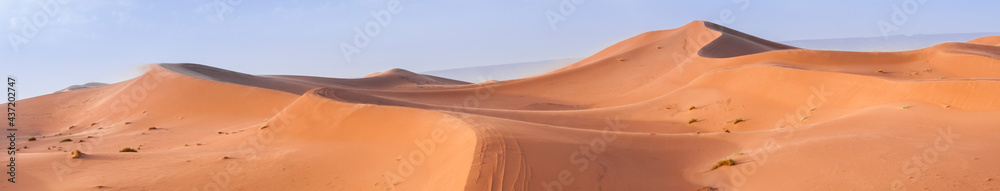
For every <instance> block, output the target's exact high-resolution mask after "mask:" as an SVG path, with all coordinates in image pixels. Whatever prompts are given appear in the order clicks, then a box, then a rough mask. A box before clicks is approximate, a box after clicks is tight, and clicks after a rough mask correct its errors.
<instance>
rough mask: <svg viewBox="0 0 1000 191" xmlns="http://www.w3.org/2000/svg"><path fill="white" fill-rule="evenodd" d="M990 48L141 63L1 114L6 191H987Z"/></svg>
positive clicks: (706, 38)
mask: <svg viewBox="0 0 1000 191" xmlns="http://www.w3.org/2000/svg"><path fill="white" fill-rule="evenodd" d="M997 40H998V39H997V38H996V37H984V38H980V39H976V40H973V41H969V42H968V43H944V44H939V45H936V46H932V47H927V48H923V49H918V50H911V51H901V52H842V51H820V50H809V49H802V48H797V47H792V46H788V45H783V44H779V43H775V42H771V41H767V40H764V39H761V38H757V37H754V36H752V35H748V34H744V33H742V32H739V31H735V30H732V29H729V28H726V27H723V26H720V25H717V24H714V23H709V22H704V21H695V22H691V23H689V24H687V25H684V26H682V27H679V28H677V29H671V30H662V31H652V32H647V33H643V34H640V35H637V36H635V37H632V38H629V39H626V40H624V41H622V42H619V43H617V44H615V45H613V46H610V47H608V48H607V49H604V50H602V51H600V52H598V53H597V54H595V55H593V56H590V57H588V58H586V59H583V60H581V61H579V62H577V63H575V64H572V65H570V66H568V67H565V68H562V69H559V70H556V71H552V72H550V73H547V74H544V75H539V76H533V77H528V78H522V79H515V80H505V81H492V82H486V83H479V84H472V83H468V82H462V81H458V80H451V79H447V78H441V77H436V76H431V75H423V74H417V73H413V72H409V71H406V70H403V69H391V70H388V71H385V72H379V73H375V74H372V75H369V76H366V77H364V78H358V79H339V78H323V77H310V76H290V75H250V74H244V73H239V72H234V71H229V70H225V69H221V68H215V67H211V66H205V65H198V64H157V65H155V66H154V67H152V69H150V71H149V72H147V73H146V74H144V75H142V76H139V77H137V78H134V79H131V80H128V81H124V82H119V83H115V84H110V85H105V86H99V87H92V88H86V89H80V90H76V91H69V92H64V93H57V94H49V95H44V96H39V97H35V98H30V99H25V100H23V101H19V102H18V103H19V104H20V105H19V107H23V108H32V110H25V111H24V112H22V113H19V114H18V115H19V116H22V117H21V118H19V119H20V120H22V121H23V122H22V123H23V124H22V125H25V126H33V127H37V128H33V129H30V130H26V131H25V132H20V133H23V134H25V135H28V136H35V137H38V140H37V141H26V140H24V141H22V142H21V143H18V145H27V146H29V147H30V148H25V149H23V150H21V153H22V154H21V157H22V158H23V159H19V160H25V161H32V162H26V163H24V165H23V167H22V166H19V168H21V170H22V171H20V172H24V173H23V174H24V175H23V176H20V178H22V179H23V182H25V184H17V185H15V186H14V187H12V189H15V190H82V189H91V188H93V187H94V185H100V186H101V187H106V188H111V189H125V190H156V189H164V188H172V189H174V188H176V189H185V190H186V189H198V190H211V189H216V188H218V189H221V190H240V189H243V190H393V189H394V190H663V189H668V190H696V189H739V190H806V189H830V190H848V189H874V190H892V189H895V188H910V189H919V188H924V189H930V190H940V189H963V190H979V189H987V188H995V187H1000V183H998V182H1000V181H996V180H995V179H997V177H995V176H996V173H995V172H997V171H1000V166H998V165H995V164H994V162H992V161H996V160H1000V154H997V153H996V152H994V151H996V150H998V149H1000V144H996V141H994V140H995V139H996V137H998V136H1000V131H996V130H995V129H996V128H997V125H998V124H1000V118H997V117H996V116H1000V99H998V98H997V95H1000V56H998V55H1000V47H998V46H996V45H990V44H991V43H993V44H996V43H1000V42H998V41H997ZM66 138H69V139H72V140H84V142H75V143H65V142H60V140H62V139H66ZM122 147H136V148H139V149H138V152H134V153H132V152H118V150H119V149H120V148H122ZM39 148H40V149H39ZM46 148H48V149H46ZM75 149H79V150H80V151H82V152H83V153H87V157H82V158H77V159H72V160H76V161H79V162H74V161H69V162H67V161H66V160H68V159H67V158H68V157H66V154H64V153H61V151H67V150H75ZM927 153H932V154H933V155H931V154H927ZM930 156H933V158H929V157H930ZM728 159H732V160H731V161H730V160H728ZM53 164H55V166H60V165H61V166H65V167H67V168H63V169H69V170H63V171H58V170H56V171H54V170H52V169H51V168H52V166H53ZM715 164H718V165H715ZM48 177H61V178H48ZM140 177H142V178H140ZM946 183H947V184H946ZM951 183H955V184H951ZM25 185H32V186H25ZM7 187H10V186H7ZM7 187H4V189H5V190H7Z"/></svg>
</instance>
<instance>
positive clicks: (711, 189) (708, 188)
mask: <svg viewBox="0 0 1000 191" xmlns="http://www.w3.org/2000/svg"><path fill="white" fill-rule="evenodd" d="M718 190H719V189H718V188H715V187H711V186H706V187H701V188H699V189H698V191H718Z"/></svg>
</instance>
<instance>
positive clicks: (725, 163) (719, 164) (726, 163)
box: [711, 157, 736, 170]
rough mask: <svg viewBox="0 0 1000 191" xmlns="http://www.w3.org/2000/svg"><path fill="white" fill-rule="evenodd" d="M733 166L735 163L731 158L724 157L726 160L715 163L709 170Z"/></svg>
mask: <svg viewBox="0 0 1000 191" xmlns="http://www.w3.org/2000/svg"><path fill="white" fill-rule="evenodd" d="M733 165H736V161H735V160H733V158H732V157H726V159H722V160H719V161H716V162H715V164H713V165H712V169H711V170H715V169H718V168H719V167H723V166H733Z"/></svg>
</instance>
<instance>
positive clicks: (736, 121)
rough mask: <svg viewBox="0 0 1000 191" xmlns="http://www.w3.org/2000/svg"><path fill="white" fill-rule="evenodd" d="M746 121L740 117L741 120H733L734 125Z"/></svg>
mask: <svg viewBox="0 0 1000 191" xmlns="http://www.w3.org/2000/svg"><path fill="white" fill-rule="evenodd" d="M744 121H745V120H743V118H742V117H740V118H736V120H733V125H736V124H737V123H740V122H744Z"/></svg>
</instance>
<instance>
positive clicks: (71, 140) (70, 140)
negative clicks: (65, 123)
mask: <svg viewBox="0 0 1000 191" xmlns="http://www.w3.org/2000/svg"><path fill="white" fill-rule="evenodd" d="M59 142H60V143H62V142H73V139H69V138H66V139H63V140H62V141H59Z"/></svg>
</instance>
